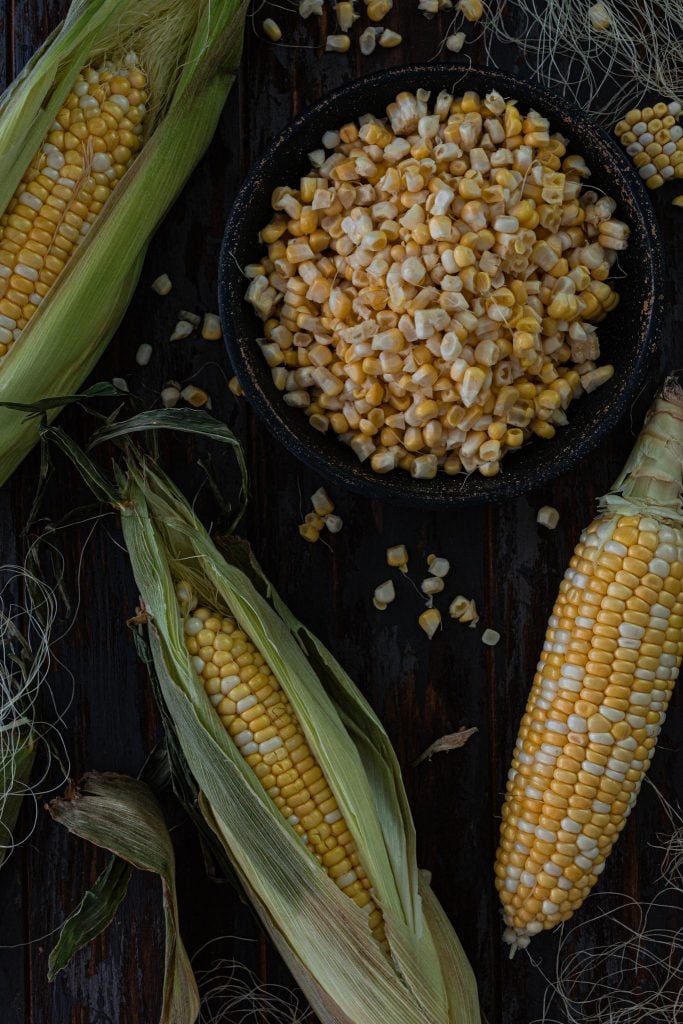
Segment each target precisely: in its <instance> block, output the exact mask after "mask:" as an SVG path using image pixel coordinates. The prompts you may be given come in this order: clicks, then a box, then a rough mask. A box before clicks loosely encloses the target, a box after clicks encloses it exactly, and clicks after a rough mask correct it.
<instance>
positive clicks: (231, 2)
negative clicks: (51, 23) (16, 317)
mask: <svg viewBox="0 0 683 1024" xmlns="http://www.w3.org/2000/svg"><path fill="white" fill-rule="evenodd" d="M246 9H247V0H220V2H219V3H216V2H215V0H214V2H212V0H73V3H72V5H71V8H70V10H69V13H68V15H67V17H66V19H65V21H64V22H63V24H62V25H61V26H60V28H59V29H58V30H57V31H56V32H54V33H53V34H52V36H51V37H50V38H49V39H48V41H47V42H46V43H45V45H44V46H43V47H42V49H41V50H40V51H39V52H38V53H37V54H36V55H35V56H34V58H33V59H32V60H31V61H30V62H29V64H28V65H27V67H26V68H25V69H24V71H23V72H22V73H21V74H20V75H19V77H18V78H17V79H16V81H14V82H13V83H12V85H10V87H9V88H8V89H7V91H6V92H5V94H4V95H3V96H2V97H1V98H0V210H4V209H5V208H6V207H7V204H8V202H9V200H10V198H11V196H12V194H13V193H14V190H15V188H16V186H17V184H18V183H19V182H20V181H21V178H22V175H23V173H24V171H25V169H26V167H27V166H28V164H29V163H30V160H31V158H32V156H33V154H34V153H35V152H36V150H37V149H38V147H39V145H40V142H41V140H42V139H43V137H44V136H45V134H46V132H47V131H48V129H49V128H50V125H51V124H52V121H53V120H54V117H55V114H56V112H57V111H58V110H59V108H60V106H61V103H62V101H63V99H64V97H65V96H66V95H67V94H68V92H69V90H70V88H71V87H72V85H73V83H74V82H75V81H76V77H77V75H78V73H79V71H80V70H81V68H82V67H84V66H85V65H87V64H88V63H89V62H91V61H96V60H99V59H101V58H105V57H107V56H112V55H120V54H122V53H126V51H127V50H129V49H136V52H137V53H138V55H139V57H140V59H141V60H142V62H143V63H144V66H145V70H146V73H147V75H148V80H149V83H150V92H151V98H150V110H149V115H148V119H147V122H146V123H147V128H146V132H145V144H144V145H143V147H142V150H141V152H140V154H139V155H138V156H137V158H136V159H135V161H134V163H133V165H132V166H131V168H130V169H129V170H128V171H127V172H126V174H125V175H124V177H123V178H122V179H121V181H120V183H119V185H118V187H117V188H116V191H115V194H114V195H112V197H111V199H110V200H109V201H108V202H107V204H106V206H105V207H104V209H103V210H102V212H101V213H100V215H99V216H98V217H97V220H96V221H95V224H94V225H93V228H92V230H91V231H90V233H89V234H88V237H87V238H86V239H84V241H83V242H82V243H81V244H80V245H79V246H78V247H77V249H76V251H75V252H74V254H73V256H72V258H71V259H70V261H69V263H68V265H67V267H66V268H65V270H64V271H63V273H62V274H60V276H59V278H58V280H57V281H56V282H55V284H54V285H53V286H52V288H51V290H50V292H49V295H48V296H47V298H46V299H45V301H44V302H43V303H42V305H41V306H40V309H39V310H38V312H37V313H36V314H35V316H33V317H32V319H31V321H30V323H29V324H28V325H27V327H26V328H25V330H24V332H23V334H22V336H21V338H20V339H19V341H18V342H17V343H16V344H15V345H14V346H13V347H12V350H11V351H10V353H9V354H8V356H7V357H6V359H5V360H4V362H3V364H2V367H0V403H24V404H31V403H34V402H36V401H37V400H39V399H41V398H43V397H44V396H45V395H50V396H55V397H58V396H62V395H68V394H73V393H74V392H76V391H77V390H78V388H79V386H80V385H81V384H82V382H83V380H84V379H85V377H86V376H87V375H88V373H89V372H90V370H91V369H92V368H93V367H94V365H95V363H96V362H97V360H98V359H99V357H100V355H101V354H102V352H103V350H104V348H105V346H106V344H107V342H108V341H109V339H110V337H111V336H112V334H113V332H114V331H115V329H116V327H117V325H118V323H119V321H120V320H121V317H122V316H123V314H124V312H125V310H126V307H127V305H128V303H129V301H130V298H131V296H132V293H133V289H134V288H135V285H136V283H137V280H138V277H139V274H140V270H141V268H142V261H143V258H144V254H145V250H146V248H147V245H148V243H149V240H150V238H151V236H152V234H153V232H154V230H155V229H156V227H157V225H158V224H159V222H160V220H161V218H162V217H163V216H164V215H165V213H166V212H167V210H168V209H169V207H170V205H171V204H172V203H173V201H174V200H175V198H176V196H177V195H178V193H179V192H180V190H181V188H182V187H183V185H184V183H185V181H186V180H187V178H188V176H189V175H190V173H191V172H192V169H193V168H194V166H195V164H196V163H197V161H198V160H199V158H200V157H201V155H202V153H203V152H204V150H205V149H206V147H207V145H208V143H209V141H210V139H211V136H212V135H213V132H214V130H215V127H216V123H217V121H218V117H219V115H220V112H221V109H222V107H223V103H224V101H225V98H226V96H227V94H228V91H229V89H230V86H231V84H232V82H233V78H234V74H235V69H236V67H237V64H238V62H239V56H240V52H241V47H242V36H243V27H244V19H245V14H246ZM37 439H38V427H37V423H36V422H35V421H32V420H27V419H26V418H25V417H23V416H22V415H21V414H20V413H17V412H16V411H14V410H12V409H9V408H5V407H2V406H0V483H3V482H4V481H5V480H6V479H7V477H8V476H9V475H10V473H11V472H12V471H13V470H14V469H15V468H16V466H17V465H18V464H19V463H20V462H21V460H22V459H23V458H24V456H25V455H26V454H27V452H28V451H29V450H30V449H31V447H32V446H33V445H34V444H35V442H36V440H37Z"/></svg>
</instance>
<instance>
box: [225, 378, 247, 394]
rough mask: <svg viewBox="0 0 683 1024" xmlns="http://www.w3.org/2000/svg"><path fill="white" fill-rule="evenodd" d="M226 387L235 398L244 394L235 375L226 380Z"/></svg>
mask: <svg viewBox="0 0 683 1024" xmlns="http://www.w3.org/2000/svg"><path fill="white" fill-rule="evenodd" d="M228 387H229V389H230V391H231V392H232V393H233V395H234V396H235V398H241V397H242V395H243V394H244V391H243V390H242V385H241V384H240V382H239V381H238V379H237V377H231V378H230V380H229V381H228Z"/></svg>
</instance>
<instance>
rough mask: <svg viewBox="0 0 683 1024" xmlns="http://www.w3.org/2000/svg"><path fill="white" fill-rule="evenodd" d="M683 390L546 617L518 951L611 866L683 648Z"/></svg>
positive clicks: (656, 421)
mask: <svg viewBox="0 0 683 1024" xmlns="http://www.w3.org/2000/svg"><path fill="white" fill-rule="evenodd" d="M682 474H683V389H682V388H681V387H680V385H679V384H678V383H676V381H675V380H674V379H670V380H668V381H667V382H666V383H665V385H664V387H663V389H662V391H661V393H660V395H659V397H658V398H657V400H656V401H655V403H654V405H653V406H652V408H651V409H650V412H649V414H648V418H647V421H646V424H645V426H644V428H643V431H642V432H641V434H640V436H639V438H638V440H637V442H636V445H635V447H634V449H633V451H632V453H631V456H630V457H629V460H628V462H627V464H626V466H625V468H624V470H623V472H622V474H621V475H620V476H619V478H618V479H617V480H616V482H615V484H614V486H613V487H612V490H611V491H610V492H609V493H608V494H606V495H605V496H604V497H603V498H602V500H601V503H600V506H601V512H600V514H599V515H598V517H597V518H596V519H595V520H594V521H593V522H592V523H591V525H590V526H589V527H588V528H587V529H586V530H585V531H584V532H583V533H582V535H581V537H580V540H579V543H578V544H577V546H576V549H575V551H574V556H573V558H572V559H571V562H570V564H569V568H568V569H567V571H566V573H565V576H564V580H563V581H562V583H561V584H560V591H559V594H558V597H557V602H556V604H555V607H554V608H553V614H552V615H551V617H550V620H549V623H548V630H547V633H546V640H545V644H544V647H543V651H542V653H541V658H540V661H539V664H538V669H537V672H536V676H535V678H534V683H533V688H532V690H531V694H530V696H529V701H528V703H527V707H526V713H525V715H524V717H523V719H522V722H521V726H520V731H519V736H518V739H517V745H516V747H515V751H514V754H513V760H512V767H511V769H510V772H509V774H508V784H507V797H506V800H505V804H504V807H503V820H502V824H501V840H500V847H499V850H498V856H497V861H496V886H497V888H498V890H499V893H500V897H501V900H502V903H503V916H504V919H505V922H506V925H507V928H506V931H505V935H504V937H505V940H506V941H507V942H508V943H509V944H510V946H511V954H512V953H514V951H515V950H516V949H517V948H520V947H521V948H524V947H525V946H526V945H527V944H528V942H529V939H530V937H531V936H533V935H535V934H537V933H538V932H540V931H542V930H543V929H544V928H552V927H553V926H554V925H556V924H558V923H559V922H561V921H566V920H567V919H568V918H569V917H571V915H572V914H573V913H574V912H575V911H576V910H577V908H578V907H580V906H581V904H582V902H583V901H584V899H585V898H586V896H587V895H588V893H589V892H590V890H591V888H592V887H593V886H594V885H595V884H596V882H597V880H598V878H599V877H600V875H601V874H602V872H603V870H604V868H605V863H606V859H607V857H608V856H609V854H610V852H611V850H612V848H613V846H614V843H615V842H616V840H617V839H618V837H619V835H620V833H621V831H622V829H623V827H624V825H625V824H626V821H627V819H628V816H629V814H630V813H631V810H632V809H633V806H634V804H635V802H636V799H637V797H638V793H639V791H640V787H641V785H642V782H643V779H644V776H645V773H646V771H647V769H648V768H649V766H650V762H651V760H652V757H653V755H654V751H655V746H656V743H657V738H658V736H659V732H660V730H661V728H662V725H663V722H664V718H665V715H666V710H667V707H668V704H669V700H670V697H671V693H672V691H673V687H674V684H675V682H676V678H677V676H678V671H679V667H680V664H681V657H682V656H683V516H682V515H681V482H682Z"/></svg>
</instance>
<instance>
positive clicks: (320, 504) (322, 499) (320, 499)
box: [311, 487, 334, 516]
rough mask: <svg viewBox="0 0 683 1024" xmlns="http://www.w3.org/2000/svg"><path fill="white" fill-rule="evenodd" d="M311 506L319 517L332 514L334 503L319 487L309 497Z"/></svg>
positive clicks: (323, 489) (322, 488)
mask: <svg viewBox="0 0 683 1024" xmlns="http://www.w3.org/2000/svg"><path fill="white" fill-rule="evenodd" d="M311 505H312V506H313V508H314V509H315V511H316V512H317V514H318V515H319V516H327V515H329V514H330V513H331V512H334V502H333V501H332V499H331V498H330V496H329V494H328V493H327V491H326V490H325V488H324V487H319V488H318V490H317V491H315V493H314V494H312V495H311Z"/></svg>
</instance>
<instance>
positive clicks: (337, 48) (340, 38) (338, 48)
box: [325, 32, 351, 53]
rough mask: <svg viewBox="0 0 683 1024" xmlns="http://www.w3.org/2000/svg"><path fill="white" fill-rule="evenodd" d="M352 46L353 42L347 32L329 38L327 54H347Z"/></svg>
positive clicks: (326, 44)
mask: <svg viewBox="0 0 683 1024" xmlns="http://www.w3.org/2000/svg"><path fill="white" fill-rule="evenodd" d="M350 45H351V40H350V38H349V36H347V35H346V33H345V32H342V33H340V34H339V35H336V36H335V35H331V36H328V37H327V38H326V40H325V52H326V53H346V52H347V50H348V49H349V47H350Z"/></svg>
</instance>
